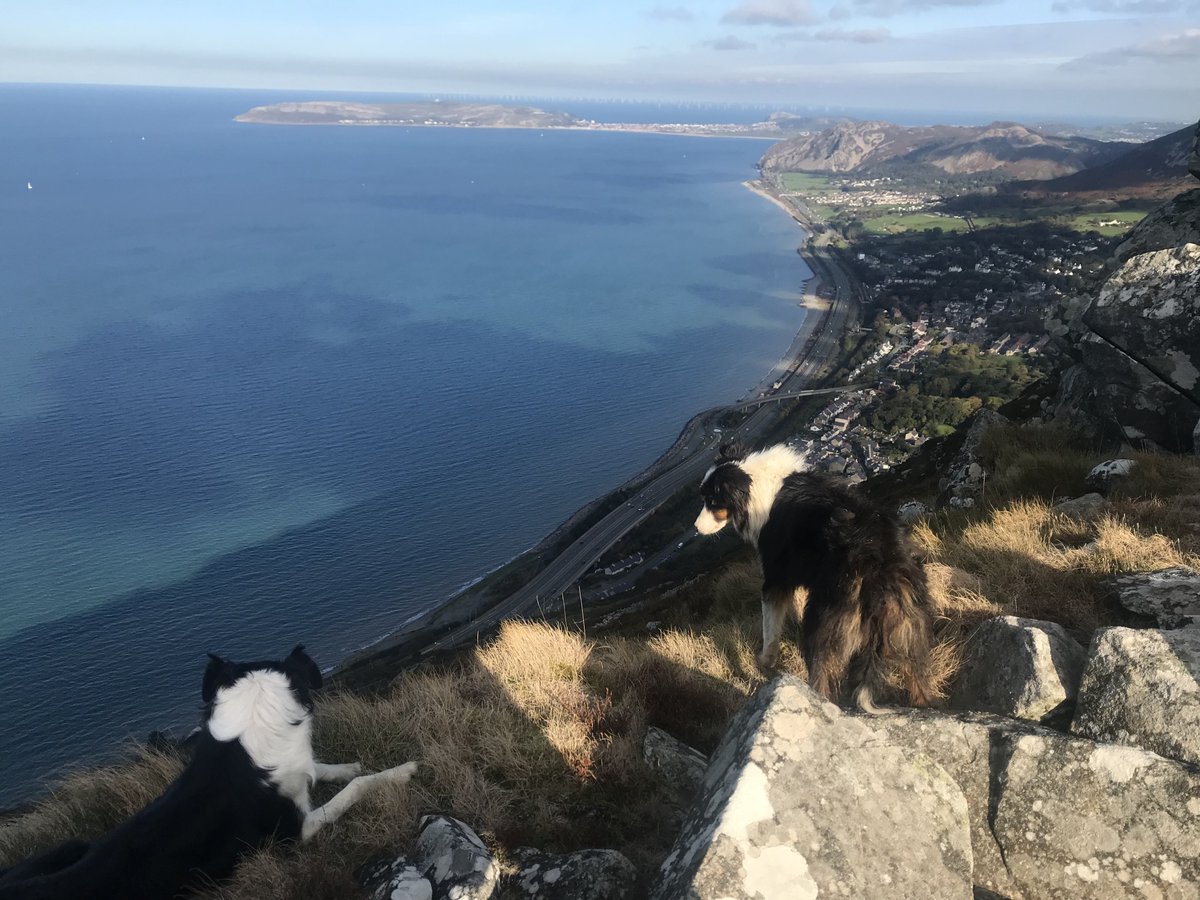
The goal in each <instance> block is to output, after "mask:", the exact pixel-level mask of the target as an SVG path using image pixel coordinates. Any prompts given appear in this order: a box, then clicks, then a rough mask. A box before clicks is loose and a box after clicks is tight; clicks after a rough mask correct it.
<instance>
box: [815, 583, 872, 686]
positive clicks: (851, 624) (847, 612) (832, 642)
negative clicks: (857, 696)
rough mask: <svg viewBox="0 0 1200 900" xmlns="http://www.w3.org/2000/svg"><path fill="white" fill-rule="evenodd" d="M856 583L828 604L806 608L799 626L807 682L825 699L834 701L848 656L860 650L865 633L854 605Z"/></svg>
mask: <svg viewBox="0 0 1200 900" xmlns="http://www.w3.org/2000/svg"><path fill="white" fill-rule="evenodd" d="M858 587H859V585H858V583H857V582H855V583H854V584H853V585H851V589H850V590H849V591H848V592H847V595H846V596H844V597H842V598H840V599H839V600H837V601H836V602H834V603H833V604H832V605H825V604H822V605H821V608H820V609H819V610H818V609H814V608H811V607H810V609H809V611H808V613H807V614H806V615H805V617H804V623H803V628H802V634H803V639H802V644H801V647H802V650H803V653H804V664H805V666H806V667H807V668H808V684H809V687H811V688H812V689H813V690H814V691H816V692H817V693H818V694H820V695H821V696H822V697H824V698H826V699H827V700H832V701H834V702H837V699H838V694H839V689H840V687H841V684H842V681H843V680H844V679H845V676H846V669H847V668H848V667H849V665H850V661H851V659H854V658H855V657H856V656H858V655H859V654H860V653H861V652H862V649H863V643H864V641H865V639H866V634H865V632H864V631H863V627H862V611H861V610H860V608H859V604H858Z"/></svg>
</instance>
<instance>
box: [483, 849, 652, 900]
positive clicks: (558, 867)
mask: <svg viewBox="0 0 1200 900" xmlns="http://www.w3.org/2000/svg"><path fill="white" fill-rule="evenodd" d="M513 858H514V860H513V861H514V862H515V863H516V866H517V872H516V874H515V875H512V876H509V877H507V878H505V879H504V881H503V884H502V885H501V894H502V895H503V896H505V897H536V898H537V900H626V898H630V900H632V898H633V897H636V896H637V894H636V893H635V892H636V889H637V870H636V869H635V868H634V867H633V863H631V862H630V861H629V860H628V859H626V858H625V857H624V856H622V855H621V854H620V853H618V852H617V851H616V850H578V851H576V852H575V853H558V854H555V853H543V852H542V851H540V850H517V851H516V852H515V853H514V854H513Z"/></svg>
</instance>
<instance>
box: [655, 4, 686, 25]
mask: <svg viewBox="0 0 1200 900" xmlns="http://www.w3.org/2000/svg"><path fill="white" fill-rule="evenodd" d="M645 16H646V18H647V19H650V20H651V21H652V22H690V21H692V20H693V19H694V18H696V16H695V14H694V13H693V12H692V11H691V10H690V9H688V8H687V7H684V6H656V7H654V9H648V10H646V13H645Z"/></svg>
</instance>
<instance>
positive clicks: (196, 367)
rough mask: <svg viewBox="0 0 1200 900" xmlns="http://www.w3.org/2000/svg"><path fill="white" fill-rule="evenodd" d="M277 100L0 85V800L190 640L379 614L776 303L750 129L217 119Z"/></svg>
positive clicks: (421, 591) (796, 274) (670, 430)
mask: <svg viewBox="0 0 1200 900" xmlns="http://www.w3.org/2000/svg"><path fill="white" fill-rule="evenodd" d="M305 96H307V95H305ZM283 99H304V97H302V96H295V95H284V94H276V93H272V92H241V91H183V90H166V89H139V88H85V87H62V86H21V85H3V86H0V123H2V124H0V128H2V131H0V723H2V724H0V803H12V802H15V801H19V800H22V799H25V798H28V797H29V796H31V795H33V794H35V793H36V792H37V791H38V790H39V789H40V786H41V785H43V784H45V783H46V780H47V779H51V778H53V776H54V775H55V774H56V773H58V772H61V771H62V769H63V767H65V766H70V765H75V764H80V763H87V762H94V761H96V760H98V759H103V758H105V757H106V756H107V755H109V754H111V753H112V752H113V751H114V749H115V748H116V747H117V746H118V745H119V744H120V743H121V742H122V740H124V739H126V738H128V737H136V738H143V737H144V736H145V735H146V734H147V733H148V732H149V731H150V730H152V729H155V728H160V727H165V726H176V727H178V726H187V725H190V724H192V723H194V722H195V721H196V717H197V712H198V709H199V684H200V673H201V670H202V668H203V664H204V661H205V657H204V654H205V653H206V652H207V651H213V652H217V653H221V654H224V655H228V656H231V657H233V658H263V657H274V656H277V655H279V654H283V653H285V652H286V651H287V650H289V649H290V648H291V647H292V646H293V645H294V644H296V643H299V642H302V643H304V644H305V645H306V646H307V647H308V648H309V650H310V652H311V653H312V654H313V655H314V657H315V658H316V659H317V660H318V661H319V662H320V663H321V664H322V665H323V666H325V667H330V666H332V665H334V664H335V663H337V662H338V660H339V659H341V658H342V657H344V656H345V655H346V654H348V653H350V652H352V651H353V650H355V649H357V648H359V647H362V646H363V645H365V644H368V643H370V642H371V641H372V640H374V639H376V638H378V637H380V636H381V635H383V634H386V633H388V632H389V631H392V630H394V629H395V628H396V627H398V626H399V625H400V624H401V623H403V622H404V621H405V620H407V619H410V618H412V617H413V616H414V615H416V614H418V613H420V612H421V611H422V610H424V609H427V608H429V607H430V606H431V605H433V604H437V603H439V602H440V601H442V600H444V599H445V598H446V597H447V596H448V595H450V594H452V593H453V592H454V591H455V590H456V589H457V588H459V587H460V586H462V585H463V584H464V583H466V582H468V581H470V580H472V579H474V578H476V577H478V576H479V575H481V574H482V573H484V572H486V571H488V570H490V569H492V568H494V567H495V566H497V565H499V564H501V563H503V562H505V561H506V560H508V559H510V558H512V557H513V556H514V555H516V554H518V553H520V552H521V551H522V550H524V549H526V548H528V547H529V546H531V545H532V544H534V543H536V542H537V541H538V540H539V539H540V538H541V537H542V536H543V535H545V534H546V533H547V532H548V531H550V530H551V529H552V528H553V527H554V526H556V525H557V524H558V523H559V522H561V521H562V520H563V519H564V518H566V517H567V516H568V515H570V514H571V513H572V512H573V511H574V510H576V509H577V508H579V507H580V506H581V505H583V504H584V503H586V502H587V501H589V500H591V499H593V498H594V497H596V496H598V495H600V494H602V493H604V492H605V491H607V490H609V489H611V488H613V487H615V486H616V485H617V484H619V483H620V482H622V481H623V480H624V479H625V478H627V477H628V476H630V475H631V474H633V473H634V472H636V471H638V470H639V469H641V468H642V467H643V466H645V465H646V464H647V463H649V462H651V461H652V460H653V459H655V458H656V457H657V456H658V455H659V454H660V453H661V452H662V451H663V450H664V449H665V448H666V446H667V445H668V444H669V443H670V442H671V441H672V440H673V439H674V437H675V436H676V434H677V433H678V431H679V429H680V428H681V426H682V425H683V423H684V422H685V421H686V420H687V419H688V418H689V417H690V416H691V415H692V414H693V413H694V412H695V411H697V410H698V409H701V408H703V407H707V406H711V405H713V404H716V403H720V402H723V401H729V400H732V399H734V398H736V397H738V396H740V395H742V394H744V393H745V392H746V391H747V389H748V388H749V387H750V386H751V385H754V384H755V383H756V382H757V381H758V380H759V379H760V378H761V377H762V376H763V375H764V373H765V372H766V371H767V370H768V369H769V368H770V367H771V366H772V365H773V364H774V363H775V362H776V361H777V360H778V359H779V358H780V356H781V355H782V354H783V353H784V351H785V350H786V348H787V347H788V344H789V342H790V340H791V338H792V336H793V335H794V333H795V331H796V330H797V328H798V327H799V324H800V321H801V318H802V316H803V313H802V311H801V310H800V309H799V308H798V306H797V300H798V292H799V289H800V287H801V285H802V283H803V282H804V280H805V279H806V278H807V277H808V274H809V273H808V271H807V269H806V268H805V266H804V264H803V262H802V261H801V260H800V258H799V257H798V256H797V255H796V252H795V250H796V246H797V244H798V243H799V241H800V238H801V233H800V231H799V229H798V228H797V227H796V225H795V223H794V222H792V221H791V220H790V219H789V218H788V217H787V216H786V215H785V214H784V213H783V212H782V211H780V210H779V209H777V208H776V207H775V206H773V205H771V204H769V203H767V202H766V201H764V200H762V199H761V198H759V197H756V196H754V195H753V194H751V193H750V192H749V191H747V190H746V189H745V188H743V187H742V186H741V184H740V182H742V181H744V180H746V179H749V178H753V177H754V176H755V168H754V166H755V163H756V161H757V160H758V158H759V157H760V156H761V154H762V153H763V152H764V151H765V149H766V147H767V146H768V145H767V144H766V143H763V142H758V141H749V140H720V139H703V138H682V137H670V136H655V135H637V134H615V133H577V132H548V133H542V132H538V131H517V130H494V131H493V130H456V129H419V128H414V129H402V128H329V127H270V126H256V125H241V124H237V123H235V122H233V121H232V119H233V117H234V116H235V115H236V114H237V113H239V112H242V111H244V110H246V109H248V108H249V107H251V106H254V105H257V104H262V103H272V102H278V101H279V100H283ZM570 111H572V112H577V113H579V114H581V115H587V114H589V112H590V111H589V110H586V109H579V110H570ZM626 112H627V111H626ZM693 118H694V116H693Z"/></svg>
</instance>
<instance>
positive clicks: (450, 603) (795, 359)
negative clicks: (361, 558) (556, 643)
mask: <svg viewBox="0 0 1200 900" xmlns="http://www.w3.org/2000/svg"><path fill="white" fill-rule="evenodd" d="M425 127H434V126H425ZM741 184H742V187H744V188H746V189H747V190H748V191H750V192H751V193H753V194H756V195H757V196H759V197H761V198H763V199H764V200H767V201H769V202H771V203H773V204H774V205H775V206H777V207H778V208H779V209H781V210H783V211H784V212H786V213H787V214H788V216H789V217H790V218H791V219H792V220H793V221H794V222H795V223H796V224H797V225H798V226H799V227H800V228H801V229H802V232H803V235H804V237H803V239H802V241H801V242H800V243H799V245H797V247H796V253H797V254H798V255H799V256H800V257H801V259H803V260H804V263H805V265H806V266H807V267H808V269H809V273H810V274H809V277H808V278H806V279H805V280H804V282H803V283H802V285H801V287H800V295H799V297H798V299H797V305H798V306H799V307H800V308H801V309H803V311H804V318H803V320H802V321H801V323H800V327H799V328H798V329H797V331H796V333H795V335H794V336H793V337H792V341H791V343H790V344H789V345H788V348H787V350H786V351H785V352H784V354H783V355H782V356H781V357H780V359H779V360H778V362H776V363H775V364H774V365H773V366H772V367H771V368H770V369H769V370H768V371H767V372H766V373H765V375H764V376H763V378H762V380H761V381H759V382H758V384H757V385H756V387H755V388H754V389H753V390H752V391H751V392H749V393H750V394H751V395H753V394H757V393H759V392H760V391H762V390H770V389H771V387H772V386H773V385H774V384H775V382H777V381H779V380H781V379H785V378H787V377H790V375H791V374H793V373H794V372H795V371H796V370H797V368H798V367H799V366H800V365H801V364H802V362H803V361H804V357H805V354H806V351H807V349H808V348H809V346H810V344H811V343H812V342H813V340H814V339H815V337H816V335H817V332H818V330H819V329H820V328H822V327H823V326H824V324H825V323H826V322H827V320H828V316H829V313H830V312H831V310H832V307H833V304H832V302H831V301H830V300H828V299H826V298H825V297H823V296H821V295H822V293H823V292H825V291H827V289H828V288H829V287H830V283H831V282H832V280H833V279H832V278H830V273H828V272H827V271H826V266H829V265H830V264H831V263H830V261H829V260H827V259H820V258H818V254H816V253H814V252H813V247H812V240H813V236H814V235H813V228H812V225H813V223H812V222H811V221H810V220H809V218H808V217H807V216H805V215H804V214H803V213H802V212H801V211H799V210H797V209H796V208H794V207H792V206H791V205H790V204H788V203H787V202H785V201H784V200H782V199H781V198H780V197H779V196H778V195H776V194H775V193H774V192H773V191H772V190H771V189H770V187H769V186H768V185H767V184H765V183H764V182H762V181H744V182H742V183H741ZM735 402H736V401H735ZM729 405H731V404H727V405H725V406H720V407H713V408H710V409H707V410H701V411H699V412H697V413H696V414H694V415H693V416H692V417H691V418H690V419H688V421H687V422H686V423H684V425H683V427H682V428H681V430H680V432H679V436H678V437H677V438H676V439H675V441H673V442H672V444H671V445H670V446H669V447H667V448H666V449H664V451H663V452H662V453H661V454H659V455H658V456H657V457H656V458H655V459H654V461H653V462H651V463H650V464H649V465H647V466H646V467H645V468H643V469H642V470H640V471H639V472H637V473H635V474H634V475H633V476H631V477H630V478H628V479H626V480H625V481H624V482H623V483H621V484H619V485H616V486H614V487H613V488H612V489H611V490H609V491H608V492H606V493H605V494H602V495H600V496H599V497H596V498H594V499H593V500H591V501H590V502H588V503H586V504H584V505H583V506H581V507H580V508H579V509H578V510H576V511H575V512H574V513H573V514H572V515H571V516H569V517H568V518H567V519H566V520H564V521H563V522H562V523H560V524H559V525H558V526H557V527H556V528H554V529H553V530H552V531H550V533H548V534H547V535H546V536H545V537H543V538H542V539H541V540H540V541H538V542H537V543H536V544H535V545H534V546H533V547H530V548H529V549H528V550H526V551H525V552H523V553H521V554H518V555H517V556H516V557H514V558H513V559H511V560H509V561H507V562H506V563H503V564H502V565H500V566H498V567H496V568H494V569H492V570H491V571H490V572H487V573H484V574H483V575H481V576H480V577H479V578H477V579H474V580H473V582H472V583H471V584H470V585H468V586H467V587H465V588H464V589H462V590H460V591H458V592H456V593H454V594H452V595H451V596H449V597H447V598H445V599H444V600H443V601H442V602H440V603H438V604H436V605H435V606H433V607H431V608H430V609H428V610H426V611H425V612H423V613H420V614H418V615H416V616H414V617H412V618H411V619H409V620H408V621H407V622H405V623H404V624H402V625H401V626H399V627H398V628H397V629H396V630H394V631H391V632H388V633H387V634H384V635H381V636H379V637H378V638H376V639H374V640H372V641H370V642H369V643H367V644H365V645H364V646H363V647H361V648H360V649H358V650H356V651H355V652H353V653H351V654H348V655H347V656H346V657H345V658H344V659H343V660H341V661H340V662H339V663H338V664H337V665H335V666H334V667H333V669H332V676H333V677H334V678H335V679H336V678H339V677H341V678H346V677H348V676H349V677H353V676H351V675H350V673H351V672H354V671H356V670H362V669H369V668H370V667H372V666H373V665H375V664H383V663H384V662H385V661H386V660H387V659H392V662H393V664H394V665H395V666H396V667H397V668H400V667H403V666H404V665H405V664H406V663H408V664H411V663H413V662H415V661H417V660H418V659H420V658H422V649H423V646H422V645H426V644H432V643H433V642H435V641H437V640H439V639H440V638H441V637H442V636H443V635H444V634H445V633H447V632H450V631H452V630H453V629H454V628H456V627H460V626H462V625H463V624H466V623H470V622H473V621H475V620H477V619H479V618H480V617H481V616H483V615H485V614H487V613H488V612H489V611H492V610H494V609H496V608H497V607H498V606H500V605H501V604H503V603H504V601H505V599H506V598H507V595H505V596H500V597H492V596H490V591H489V587H490V586H489V584H488V582H489V580H490V579H492V578H493V577H499V576H500V574H501V573H503V571H504V570H506V569H508V568H509V567H512V566H514V565H518V566H519V565H520V564H521V563H522V562H524V561H527V560H531V559H533V558H535V557H537V556H540V555H542V554H544V553H546V552H547V551H548V550H550V549H552V548H554V547H555V546H556V545H557V544H559V543H561V542H562V541H563V540H564V539H565V538H566V537H567V536H568V535H570V533H571V532H572V530H573V529H575V528H577V527H579V526H580V525H581V524H582V523H584V522H586V521H587V519H588V518H589V517H590V516H591V515H592V514H593V513H595V512H596V511H597V510H599V509H603V508H604V507H605V506H607V505H609V504H610V503H611V501H612V498H613V497H614V496H615V495H618V494H621V493H622V492H630V491H636V490H637V489H638V488H639V486H641V485H644V484H646V483H647V482H649V481H650V480H652V479H653V478H654V477H655V476H656V475H657V474H661V472H663V471H665V470H666V469H667V468H669V466H668V463H670V462H671V459H672V457H673V456H674V455H675V454H676V453H677V452H679V451H680V450H681V449H682V448H685V447H686V445H687V444H688V443H689V441H690V440H691V439H693V438H694V437H695V435H696V430H697V428H698V426H699V425H700V424H702V423H703V422H704V421H705V420H706V419H707V418H708V417H709V416H710V415H712V414H713V413H714V412H716V411H719V410H724V409H727V408H728V406H729ZM619 505H620V504H619V503H618V506H619ZM563 549H565V548H563ZM556 558H557V556H555V557H551V558H550V559H548V560H544V561H543V564H542V568H541V569H539V573H540V572H542V571H545V568H546V567H547V566H549V565H551V564H552V563H553V562H554V560H555V559H556ZM537 574H538V573H535V574H534V576H532V577H534V578H536V577H537ZM489 601H490V602H489ZM406 653H407V654H408V655H407V656H406V655H405V654H406Z"/></svg>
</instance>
